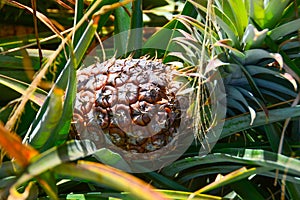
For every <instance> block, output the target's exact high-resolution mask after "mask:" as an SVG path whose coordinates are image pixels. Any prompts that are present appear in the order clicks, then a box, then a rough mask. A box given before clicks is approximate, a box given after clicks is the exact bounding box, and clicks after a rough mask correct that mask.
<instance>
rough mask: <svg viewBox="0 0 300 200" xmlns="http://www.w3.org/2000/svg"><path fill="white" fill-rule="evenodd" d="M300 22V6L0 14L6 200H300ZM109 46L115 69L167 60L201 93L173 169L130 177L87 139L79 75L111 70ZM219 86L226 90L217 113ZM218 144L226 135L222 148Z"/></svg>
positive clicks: (74, 8)
mask: <svg viewBox="0 0 300 200" xmlns="http://www.w3.org/2000/svg"><path fill="white" fill-rule="evenodd" d="M299 9H300V1H299V0H282V1H280V3H278V1H277V0H265V1H262V0H215V1H212V0H206V1H192V0H188V1H175V0H174V1H171V0H163V1H162V0H155V1H150V0H144V1H142V0H135V1H130V0H126V1H117V0H102V1H97V0H95V1H81V0H78V1H75V2H74V1H47V2H42V1H34V0H32V1H31V2H29V1H22V2H16V1H11V0H4V1H1V4H0V10H1V14H2V17H1V19H0V25H1V32H0V83H1V85H0V92H1V97H0V105H1V110H0V120H1V121H2V123H1V124H0V146H1V150H2V151H1V155H2V157H1V161H2V162H1V168H0V199H7V198H9V199H37V198H39V199H99V198H103V199H104V198H105V199H106V198H119V199H166V198H170V199H187V198H189V199H300V181H299V180H300V179H299V174H300V173H299V172H300V167H299V166H300V161H299V156H300V151H299V141H300V136H299V134H300V130H299V116H300V107H299V99H300V93H299V83H300V68H299V66H300V38H299V37H300V34H299V30H300V19H299ZM148 26H149V27H159V28H145V27H148ZM139 28H140V29H139ZM143 28H144V29H143ZM132 30H135V31H132ZM166 30H167V31H166ZM120 33H121V34H120ZM118 34H119V37H118V38H117V41H115V42H114V43H105V40H106V39H109V38H110V37H111V36H113V35H118ZM102 41H103V44H104V45H107V44H109V45H108V46H105V50H106V52H105V53H106V55H107V56H109V55H115V56H117V57H118V58H121V57H126V56H134V57H136V58H138V57H141V56H148V57H154V58H155V59H161V60H162V61H163V62H164V63H167V64H170V63H172V64H175V65H176V66H177V70H178V71H180V72H181V73H182V74H183V75H184V77H185V79H186V80H188V81H189V82H190V85H191V88H192V89H193V91H194V94H195V96H194V99H193V102H192V103H191V105H190V106H189V109H188V111H190V112H191V113H192V115H193V116H194V129H193V130H194V132H193V133H192V134H193V137H194V138H195V139H194V142H193V143H192V144H191V145H190V146H189V148H188V149H187V150H186V151H185V152H184V153H183V154H182V155H181V156H180V157H179V158H178V159H177V160H176V161H175V162H173V163H171V164H170V165H168V166H163V167H162V168H161V169H159V170H156V171H151V172H145V173H136V174H134V173H132V174H130V173H126V172H124V171H121V170H118V169H116V168H113V167H110V166H109V165H110V164H112V163H116V162H120V163H124V162H125V160H124V159H123V158H122V157H121V156H120V155H118V154H114V153H112V152H110V151H108V150H107V149H100V150H99V149H96V148H95V145H94V143H93V142H92V141H90V140H78V138H77V137H76V134H80V133H76V130H75V129H76V128H75V126H74V123H73V121H72V120H73V105H74V100H75V96H76V87H77V85H76V83H77V81H76V70H77V69H78V68H80V67H81V66H82V65H87V64H86V63H85V61H86V57H88V56H90V55H92V57H93V55H94V53H95V52H96V53H95V54H96V55H100V54H101V55H102V56H103V54H104V53H103V52H102V49H101V48H100V49H96V50H95V49H94V48H95V47H99V46H100V47H101V45H102ZM118 52H125V54H120V55H119V54H117V53H118ZM93 59H94V58H93ZM216 74H218V76H216ZM211 80H214V81H212V85H209V84H208V85H207V84H206V83H207V82H209V81H211ZM214 83H218V84H219V83H221V85H222V88H221V89H223V90H224V91H222V92H223V93H224V96H218V97H217V98H220V103H219V104H216V105H213V101H212V99H213V98H214V96H210V94H209V93H207V91H208V90H209V89H210V88H211V87H212V88H214V87H213V86H214ZM214 106H217V107H218V106H221V108H224V109H222V112H223V114H222V113H221V112H220V113H219V112H217V113H216V112H215V110H214ZM223 116H224V117H225V118H224V119H223ZM212 130H213V131H212ZM209 134H217V135H218V134H219V135H218V137H216V138H215V141H213V142H212V143H211V146H210V145H207V143H206V138H208V137H209ZM213 144H215V145H213ZM202 147H205V148H206V150H211V151H210V152H209V153H208V154H207V155H201V154H199V152H201V149H202ZM212 147H213V148H212ZM99 158H100V159H99ZM99 160H101V161H103V162H100V161H99Z"/></svg>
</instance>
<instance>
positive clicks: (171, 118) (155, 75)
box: [74, 58, 192, 154]
mask: <svg viewBox="0 0 300 200" xmlns="http://www.w3.org/2000/svg"><path fill="white" fill-rule="evenodd" d="M77 79H78V86H77V96H76V102H75V110H74V120H75V122H76V124H77V129H78V128H79V129H80V130H78V131H77V132H78V134H79V137H80V138H85V139H86V138H88V139H91V140H92V141H94V142H95V144H96V146H97V147H98V148H103V147H104V146H107V144H109V146H110V148H113V149H118V150H121V151H127V152H130V153H136V154H138V153H149V152H155V151H157V150H160V149H162V148H165V147H168V149H174V148H176V147H177V145H178V140H179V138H180V137H183V134H182V133H183V131H182V130H180V129H181V127H182V124H185V122H183V121H182V119H183V115H184V118H185V120H184V121H190V119H188V118H186V115H185V113H186V112H185V111H186V110H187V107H188V106H189V97H188V95H179V91H180V89H182V88H183V85H184V84H186V83H185V81H182V80H183V79H182V78H181V77H180V75H179V74H178V72H177V71H176V70H175V69H173V68H172V67H170V66H167V65H164V64H162V63H161V62H159V61H157V60H147V59H146V58H140V59H133V58H127V59H114V58H112V59H110V60H108V61H105V62H103V63H99V62H96V63H95V64H93V65H91V66H88V67H87V68H84V69H80V70H78V73H77ZM186 128H187V126H185V129H186ZM189 128H190V127H189ZM190 141H192V139H191V140H190ZM188 145H189V144H187V146H188ZM164 150H165V149H164Z"/></svg>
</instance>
